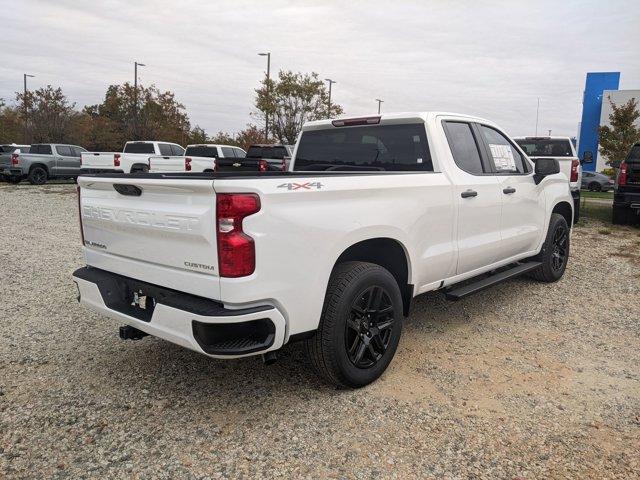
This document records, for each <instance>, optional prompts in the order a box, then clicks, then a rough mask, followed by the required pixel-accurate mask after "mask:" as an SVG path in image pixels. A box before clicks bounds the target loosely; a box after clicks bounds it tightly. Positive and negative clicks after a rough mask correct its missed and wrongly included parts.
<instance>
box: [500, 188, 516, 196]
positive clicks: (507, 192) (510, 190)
mask: <svg viewBox="0 0 640 480" xmlns="http://www.w3.org/2000/svg"><path fill="white" fill-rule="evenodd" d="M502 193H506V194H507V195H508V194H510V193H516V189H515V188H513V187H507V188H505V189H503V190H502Z"/></svg>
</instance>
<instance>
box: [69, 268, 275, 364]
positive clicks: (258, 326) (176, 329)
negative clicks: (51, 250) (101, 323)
mask: <svg viewBox="0 0 640 480" xmlns="http://www.w3.org/2000/svg"><path fill="white" fill-rule="evenodd" d="M73 279H74V281H75V282H76V284H77V286H78V300H79V301H80V303H81V304H83V305H86V306H87V307H89V308H91V309H92V310H95V311H97V312H100V313H103V314H104V315H106V316H108V317H110V318H112V319H114V320H117V321H118V322H121V323H125V324H127V325H131V326H132V327H135V328H137V329H138V330H142V331H143V332H145V333H148V334H150V335H154V336H156V337H159V338H163V339H165V340H168V341H169V342H172V343H175V344H177V345H180V346H183V347H186V348H189V349H191V350H194V351H196V352H199V353H203V354H205V355H208V356H211V357H214V358H238V357H244V356H249V355H256V354H261V353H265V352H268V351H272V350H277V349H279V348H280V347H281V346H282V345H283V343H284V338H285V330H286V322H285V319H284V317H283V315H282V314H281V313H280V312H279V311H278V309H277V308H275V307H274V306H272V305H262V306H252V307H249V308H243V309H233V310H232V309H227V308H224V306H223V305H222V304H220V303H218V302H215V301H213V300H210V299H206V298H203V297H198V296H195V295H190V294H187V293H183V292H178V291H176V290H171V289H168V288H165V287H160V286H158V285H153V284H149V283H146V282H141V281H138V280H135V279H132V278H129V277H125V276H123V275H117V274H114V273H111V272H107V271H105V270H100V269H97V268H91V267H83V268H80V269H78V270H76V271H75V272H74V273H73ZM134 292H136V293H137V294H138V296H137V298H138V305H136V303H135V301H134ZM142 298H144V302H142V304H143V305H144V307H145V308H141V307H140V306H139V305H140V304H141V302H140V299H142Z"/></svg>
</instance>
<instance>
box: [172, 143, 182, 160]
mask: <svg viewBox="0 0 640 480" xmlns="http://www.w3.org/2000/svg"><path fill="white" fill-rule="evenodd" d="M169 146H170V147H171V152H172V154H173V155H175V156H177V157H181V156H182V155H184V148H182V147H181V146H180V145H169Z"/></svg>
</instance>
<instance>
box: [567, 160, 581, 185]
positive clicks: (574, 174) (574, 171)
mask: <svg viewBox="0 0 640 480" xmlns="http://www.w3.org/2000/svg"><path fill="white" fill-rule="evenodd" d="M579 168H580V160H571V178H570V179H569V181H570V182H577V181H578V169H579Z"/></svg>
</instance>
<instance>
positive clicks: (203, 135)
mask: <svg viewBox="0 0 640 480" xmlns="http://www.w3.org/2000/svg"><path fill="white" fill-rule="evenodd" d="M208 141H209V137H208V136H207V132H205V131H204V129H203V128H201V127H200V126H198V125H196V126H195V127H194V128H193V129H191V132H189V141H188V142H187V143H188V144H198V143H207V142H208Z"/></svg>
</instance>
